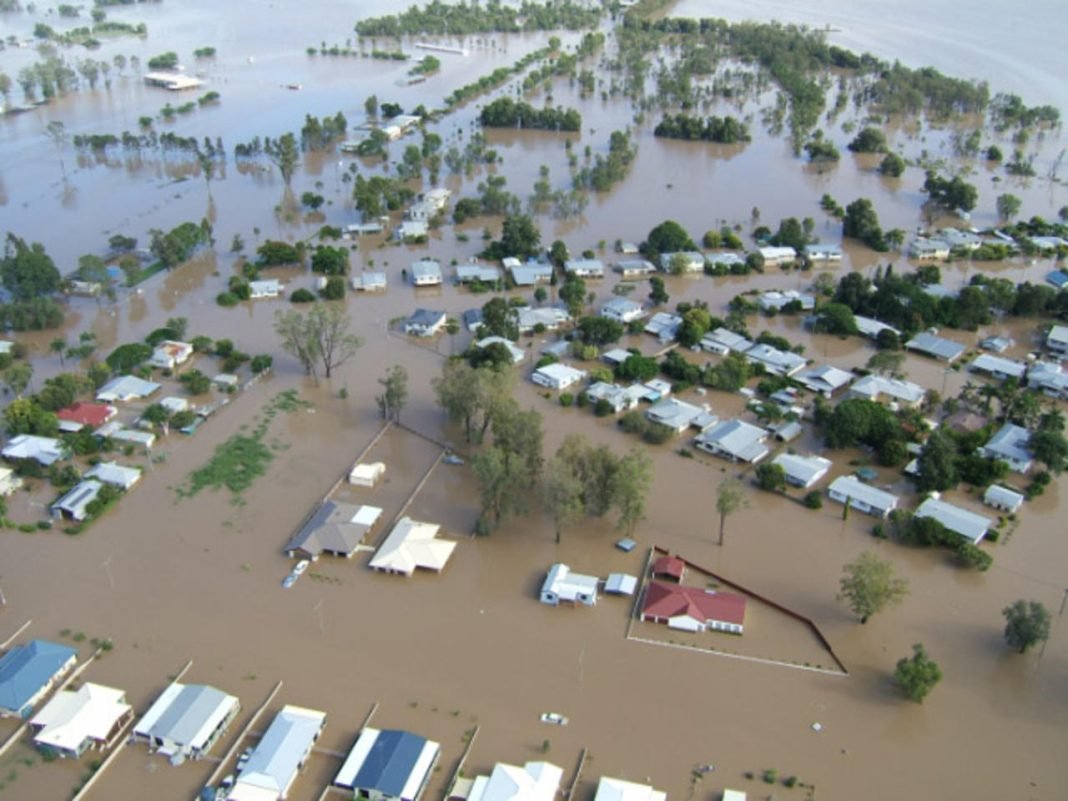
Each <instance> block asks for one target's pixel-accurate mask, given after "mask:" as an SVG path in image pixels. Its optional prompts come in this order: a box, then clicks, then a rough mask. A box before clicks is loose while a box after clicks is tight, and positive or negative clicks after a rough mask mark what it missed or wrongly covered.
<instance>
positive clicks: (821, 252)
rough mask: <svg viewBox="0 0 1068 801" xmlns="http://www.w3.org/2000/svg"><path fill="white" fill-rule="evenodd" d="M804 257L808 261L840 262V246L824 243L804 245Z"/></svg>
mask: <svg viewBox="0 0 1068 801" xmlns="http://www.w3.org/2000/svg"><path fill="white" fill-rule="evenodd" d="M805 256H807V257H808V259H809V260H810V261H841V260H842V246H841V245H829V244H827V243H826V242H813V243H812V244H810V245H805Z"/></svg>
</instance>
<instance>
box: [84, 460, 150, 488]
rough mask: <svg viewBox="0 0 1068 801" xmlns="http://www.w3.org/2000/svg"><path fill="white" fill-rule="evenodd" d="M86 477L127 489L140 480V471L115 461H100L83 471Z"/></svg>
mask: <svg viewBox="0 0 1068 801" xmlns="http://www.w3.org/2000/svg"><path fill="white" fill-rule="evenodd" d="M85 477H86V478H95V479H96V480H97V481H100V482H102V483H104V484H110V485H111V486H113V487H118V488H119V489H123V490H128V489H130V488H131V487H133V485H134V484H136V483H137V482H138V481H140V480H141V471H140V470H139V469H138V468H136V467H125V466H123V465H121V464H117V463H116V462H100V463H99V464H95V465H93V466H92V467H90V468H89V469H88V470H87V471H86V472H85Z"/></svg>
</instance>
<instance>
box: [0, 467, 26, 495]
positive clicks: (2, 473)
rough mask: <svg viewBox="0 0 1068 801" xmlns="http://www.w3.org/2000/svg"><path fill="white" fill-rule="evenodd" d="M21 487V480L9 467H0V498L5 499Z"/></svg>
mask: <svg viewBox="0 0 1068 801" xmlns="http://www.w3.org/2000/svg"><path fill="white" fill-rule="evenodd" d="M21 486H22V479H21V478H20V477H19V476H17V475H15V471H14V470H12V469H11V468H10V467H0V498H2V497H7V496H8V495H10V494H11V493H13V492H15V490H17V489H18V488H19V487H21Z"/></svg>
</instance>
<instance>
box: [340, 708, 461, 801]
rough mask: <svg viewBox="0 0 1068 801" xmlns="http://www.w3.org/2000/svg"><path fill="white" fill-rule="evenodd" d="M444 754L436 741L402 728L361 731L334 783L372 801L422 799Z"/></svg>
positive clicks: (354, 796)
mask: <svg viewBox="0 0 1068 801" xmlns="http://www.w3.org/2000/svg"><path fill="white" fill-rule="evenodd" d="M440 755H441V746H440V745H439V744H438V743H436V742H434V741H433V740H428V739H427V738H425V737H420V736H419V735H418V734H412V733H411V732H407V731H400V730H398V729H381V730H380V729H373V728H371V727H370V726H368V727H366V728H364V729H363V731H361V732H360V736H359V737H357V738H356V742H355V743H353V746H352V749H351V750H350V751H349V755H348V757H346V759H345V762H344V764H342V766H341V770H339V771H338V773H337V776H336V777H335V778H334V786H335V787H341V788H343V789H345V790H349V791H351V792H352V795H353V798H365V799H369V801H419V797H420V796H421V795H422V794H423V791H424V790H425V789H426V785H427V782H429V781H430V777H431V775H432V774H433V771H434V766H435V765H436V764H437V761H438V758H439V757H440Z"/></svg>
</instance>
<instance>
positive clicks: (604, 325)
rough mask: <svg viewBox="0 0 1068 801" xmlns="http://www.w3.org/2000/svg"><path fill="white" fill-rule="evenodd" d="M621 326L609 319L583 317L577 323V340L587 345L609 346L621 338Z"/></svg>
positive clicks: (622, 331) (622, 330)
mask: <svg viewBox="0 0 1068 801" xmlns="http://www.w3.org/2000/svg"><path fill="white" fill-rule="evenodd" d="M623 333H624V329H623V324H622V323H621V322H619V321H618V320H613V319H611V318H609V317H583V318H582V319H580V320H579V321H578V334H579V338H580V339H581V340H582V341H583V342H585V343H586V344H587V345H610V344H612V343H613V342H618V341H619V339H620V337H622V336H623Z"/></svg>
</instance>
